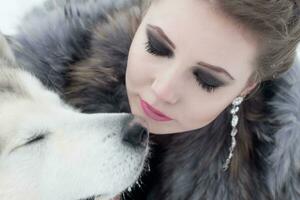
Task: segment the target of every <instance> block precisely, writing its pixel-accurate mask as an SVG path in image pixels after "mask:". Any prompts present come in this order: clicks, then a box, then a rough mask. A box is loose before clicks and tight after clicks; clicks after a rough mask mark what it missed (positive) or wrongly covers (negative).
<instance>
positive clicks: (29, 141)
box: [24, 134, 46, 145]
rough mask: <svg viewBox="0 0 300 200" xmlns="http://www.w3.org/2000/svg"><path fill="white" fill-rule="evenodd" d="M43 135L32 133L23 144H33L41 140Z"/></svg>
mask: <svg viewBox="0 0 300 200" xmlns="http://www.w3.org/2000/svg"><path fill="white" fill-rule="evenodd" d="M45 137H46V135H45V134H38V135H34V136H32V137H30V138H28V139H27V141H26V143H25V144H24V145H30V144H33V143H36V142H40V141H41V140H43V139H45Z"/></svg>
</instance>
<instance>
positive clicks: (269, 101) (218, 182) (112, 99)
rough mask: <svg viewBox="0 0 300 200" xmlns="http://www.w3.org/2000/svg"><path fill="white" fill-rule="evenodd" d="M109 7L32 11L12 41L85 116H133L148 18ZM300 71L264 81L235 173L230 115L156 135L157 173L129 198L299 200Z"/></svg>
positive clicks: (129, 6)
mask: <svg viewBox="0 0 300 200" xmlns="http://www.w3.org/2000/svg"><path fill="white" fill-rule="evenodd" d="M108 2H110V1H92V0H91V1H88V2H87V3H74V4H71V5H70V4H67V5H66V6H65V7H64V8H57V9H55V10H51V11H49V10H48V11H46V10H39V11H38V12H37V11H36V12H33V13H32V14H31V15H29V16H28V18H27V21H26V23H25V22H24V24H23V27H22V30H20V33H19V34H18V35H17V36H16V37H15V38H13V39H12V40H11V43H12V45H13V48H14V50H15V53H16V54H17V57H18V60H19V62H20V63H22V65H23V66H25V68H27V69H28V70H30V71H31V72H33V73H35V74H36V76H38V77H39V78H40V79H41V80H42V81H43V83H44V84H45V85H47V86H48V87H51V88H53V89H55V90H56V91H57V92H59V93H60V94H61V96H62V97H63V98H64V99H65V100H66V101H68V102H69V103H70V104H72V105H73V106H75V107H77V108H80V109H81V110H82V111H83V112H88V113H93V112H130V109H129V105H128V99H127V96H126V88H125V79H124V74H125V70H126V63H127V55H128V50H129V46H130V43H131V40H132V38H133V36H134V32H135V30H136V28H137V26H138V23H139V20H140V19H141V13H140V2H139V1H134V0H132V1H130V0H128V1H127V0H123V1H121V0H116V1H111V2H110V3H108ZM40 16H43V18H42V19H41V18H40ZM298 66H299V65H298ZM298 66H296V65H295V66H294V67H293V68H292V70H291V72H290V73H287V74H285V75H284V76H282V78H280V79H278V81H273V82H266V83H264V85H263V90H262V91H261V92H260V93H259V97H258V98H260V100H261V101H262V102H264V103H263V106H262V108H261V110H260V111H259V112H260V114H262V116H263V118H262V119H261V121H252V122H251V123H250V122H249V128H250V129H251V130H252V134H251V135H250V136H249V139H250V140H251V145H252V146H251V149H252V150H251V152H250V153H249V155H248V156H246V157H243V156H241V160H240V161H239V168H238V170H237V172H236V173H235V175H232V174H229V173H224V172H223V171H222V170H221V169H222V164H223V162H224V160H225V158H226V156H227V154H228V147H229V142H230V137H229V132H230V131H229V128H230V127H229V126H228V125H229V116H228V109H226V110H225V111H224V112H223V113H221V114H220V116H219V117H218V118H217V119H216V120H215V121H214V122H213V123H211V124H209V125H208V126H206V127H204V128H202V129H199V130H195V131H190V132H188V133H184V134H176V135H164V136H155V135H153V136H152V138H151V139H152V143H153V145H152V149H153V152H152V154H151V158H150V163H151V171H150V172H145V174H144V176H143V179H142V181H143V184H142V189H140V188H136V189H135V190H134V192H133V193H132V194H128V195H127V196H128V197H130V196H131V197H134V198H133V199H155V200H157V199H163V200H176V199H189V200H194V199H195V200H196V199H197V200H198V199H207V200H216V199H222V200H235V199H237V200H241V199H247V200H248V199H249V200H250V199H258V200H260V199H262V200H265V199H291V200H296V199H300V198H299V197H300V194H299V193H300V192H299V191H300V190H299V188H300V180H299V179H300V178H299V173H300V165H299V163H300V147H299V145H298V144H300V136H299V134H300V133H299V131H298V130H299V121H300V114H299V113H300V111H299V108H300V84H299V80H300V75H299V74H300V73H299V72H300V69H299V67H298ZM254 103H255V102H254ZM249 106H250V105H248V107H249ZM297 109H298V111H297ZM276 124H277V126H275V125H276ZM216 141H218V142H216ZM146 193H147V194H146ZM128 199H132V198H128Z"/></svg>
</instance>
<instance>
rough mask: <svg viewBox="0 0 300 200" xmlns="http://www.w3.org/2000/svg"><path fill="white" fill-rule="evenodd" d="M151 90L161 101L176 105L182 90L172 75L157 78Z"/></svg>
mask: <svg viewBox="0 0 300 200" xmlns="http://www.w3.org/2000/svg"><path fill="white" fill-rule="evenodd" d="M151 89H152V90H153V92H154V93H155V95H156V97H157V98H159V99H160V100H162V101H164V102H167V103H170V104H174V103H176V102H177V101H178V98H179V96H178V94H179V90H180V88H179V87H178V84H177V83H176V80H175V79H174V76H172V75H171V74H165V75H162V76H158V77H156V79H155V80H154V81H153V83H152V85H151Z"/></svg>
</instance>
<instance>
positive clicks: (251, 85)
mask: <svg viewBox="0 0 300 200" xmlns="http://www.w3.org/2000/svg"><path fill="white" fill-rule="evenodd" d="M256 86H257V83H256V82H254V81H251V82H248V84H247V85H246V87H245V88H244V89H243V91H242V92H241V96H243V97H246V96H247V95H248V94H249V93H251V91H252V90H254V89H255V87H256Z"/></svg>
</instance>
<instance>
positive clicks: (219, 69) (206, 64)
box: [197, 61, 235, 80]
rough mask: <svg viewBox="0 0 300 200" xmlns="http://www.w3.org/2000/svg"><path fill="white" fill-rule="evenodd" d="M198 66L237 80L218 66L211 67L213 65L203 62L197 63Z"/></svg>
mask: <svg viewBox="0 0 300 200" xmlns="http://www.w3.org/2000/svg"><path fill="white" fill-rule="evenodd" d="M197 64H198V65H200V66H202V67H206V68H208V69H211V70H213V71H216V72H218V73H223V74H225V75H226V76H228V77H229V78H230V79H231V80H235V79H234V78H233V77H232V76H231V74H229V72H227V71H226V70H225V69H223V68H222V67H218V66H214V65H211V64H208V63H205V62H203V61H200V62H198V63H197Z"/></svg>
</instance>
